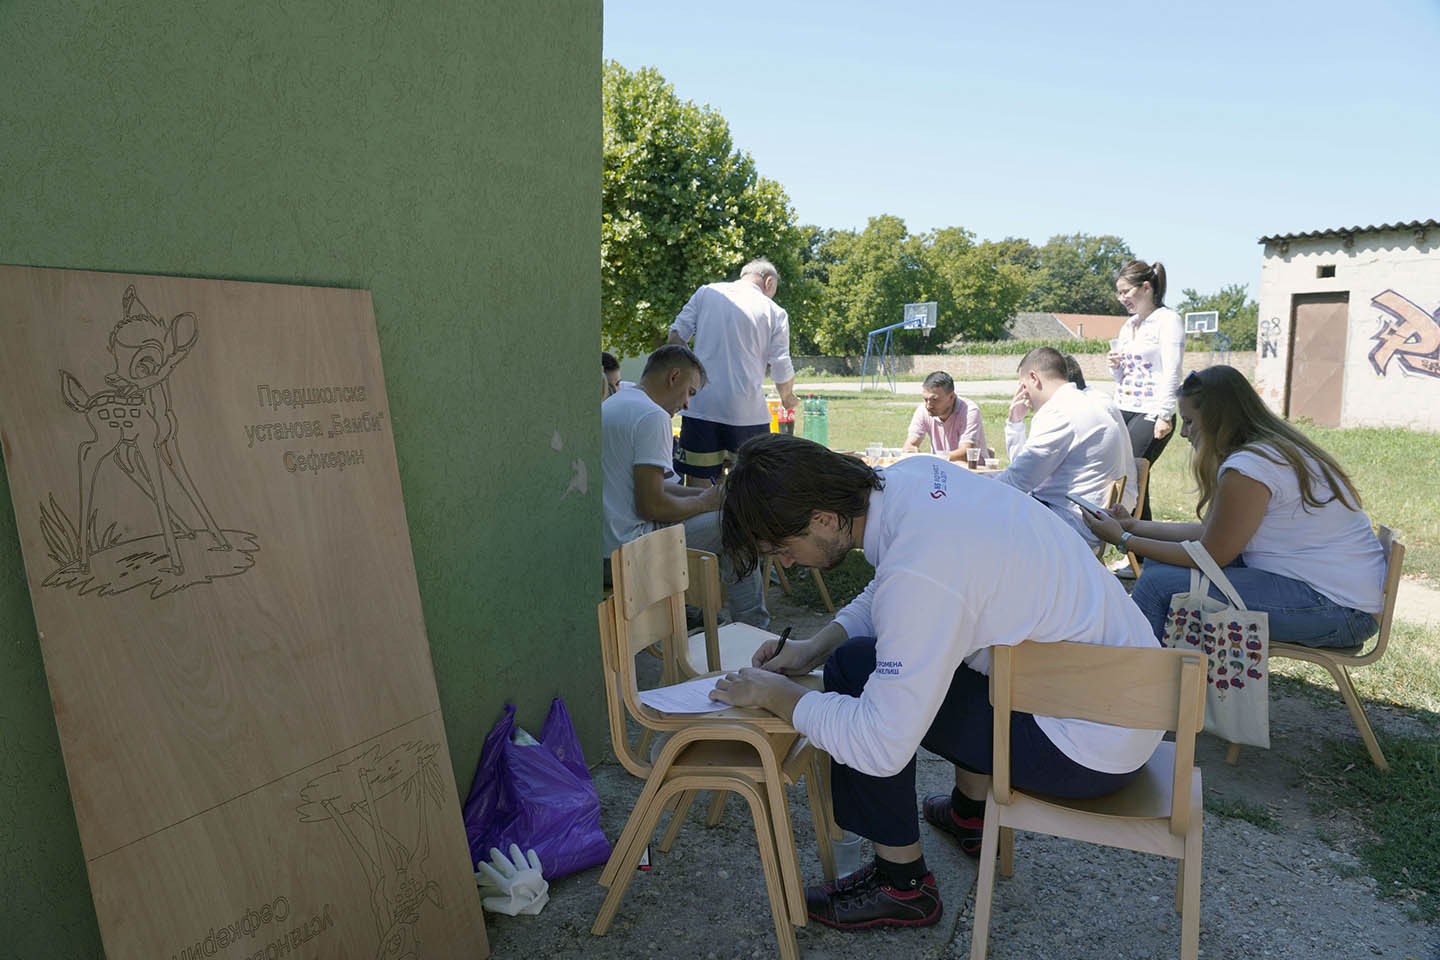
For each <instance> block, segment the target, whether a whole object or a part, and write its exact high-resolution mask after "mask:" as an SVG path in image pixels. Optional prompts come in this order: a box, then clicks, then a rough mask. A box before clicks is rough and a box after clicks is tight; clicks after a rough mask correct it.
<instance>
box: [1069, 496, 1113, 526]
mask: <svg viewBox="0 0 1440 960" xmlns="http://www.w3.org/2000/svg"><path fill="white" fill-rule="evenodd" d="M1065 499H1067V500H1069V501H1070V502H1071V503H1073V504H1075V505H1076V506H1077V507H1079V508H1080V509H1081V510H1084V511H1085V512H1086V513H1088V514H1090V515H1091V516H1093V517H1094V518H1095V519H1097V520H1104V519H1105V518H1106V517H1108V516H1109V514H1107V513H1106V512H1105V511H1104V509H1103V508H1101V507H1100V506H1099V505H1098V504H1094V503H1091V502H1090V501H1089V500H1086V499H1085V498H1084V497H1077V496H1075V495H1074V494H1071V493H1067V494H1065Z"/></svg>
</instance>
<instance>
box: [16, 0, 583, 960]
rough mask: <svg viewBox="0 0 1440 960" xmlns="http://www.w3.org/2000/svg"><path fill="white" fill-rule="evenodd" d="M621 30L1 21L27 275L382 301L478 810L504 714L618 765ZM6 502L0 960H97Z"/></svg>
mask: <svg viewBox="0 0 1440 960" xmlns="http://www.w3.org/2000/svg"><path fill="white" fill-rule="evenodd" d="M600 18H601V5H600V0H565V2H555V3H546V4H529V3H513V2H501V0H453V2H430V3H423V4H410V5H407V4H401V3H395V2H393V0H392V2H386V0H348V2H345V3H337V2H333V0H331V2H325V0H287V2H284V3H274V2H263V3H218V2H201V3H195V2H178V0H176V2H163V0H129V2H123V3H117V2H103V0H102V2H90V0H85V2H81V0H54V2H47V3H40V4H25V3H8V2H0V263H8V264H24V265H34V266H50V267H74V268H84V269H92V270H114V271H123V272H135V273H164V274H183V275H187V276H200V277H221V278H227V279H239V280H260V281H274V282H284V283H303V284H321V285H335V286H346V287H363V288H367V289H369V290H371V291H373V293H374V304H375V313H376V320H377V323H378V325H379V334H380V347H381V353H382V358H383V362H384V365H385V374H386V386H387V388H388V390H389V398H390V404H391V416H392V422H393V423H394V430H395V444H396V447H397V449H398V453H399V458H400V471H401V479H402V481H403V483H404V490H405V506H406V510H407V513H408V518H409V523H410V533H411V541H412V547H413V549H414V553H415V564H416V568H417V572H418V575H419V583H420V595H421V598H422V600H423V603H424V609H425V618H426V627H427V630H428V633H429V638H430V644H431V650H432V652H433V655H434V662H435V672H436V679H437V681H438V683H439V688H440V699H441V705H442V707H443V708H444V712H445V720H446V728H447V731H448V734H449V740H450V749H451V753H452V757H453V759H454V764H455V774H456V780H457V782H458V783H459V785H460V788H461V791H462V793H463V792H464V791H465V790H467V789H468V787H469V784H470V778H471V775H472V774H473V772H474V768H475V761H476V759H477V758H478V756H479V751H480V744H481V741H482V739H483V737H484V734H485V732H486V730H487V729H488V728H489V726H490V725H491V724H492V723H493V722H494V720H495V719H496V717H497V716H498V714H499V711H500V708H501V706H502V704H503V703H504V702H505V701H506V700H513V701H514V702H516V703H518V704H519V705H520V707H521V717H520V718H521V722H522V723H523V724H524V725H526V726H528V727H530V728H531V729H533V730H535V731H536V732H538V730H539V726H540V721H541V720H542V719H543V717H544V714H545V710H546V709H547V708H548V705H549V700H550V698H551V697H552V696H557V695H558V696H563V697H564V698H565V699H566V702H567V703H568V705H569V706H570V709H571V713H572V715H573V716H574V717H575V720H576V724H577V726H578V727H579V728H580V730H581V735H582V739H583V741H584V744H585V747H586V749H587V750H588V751H589V752H590V754H591V757H592V759H595V758H598V756H599V751H600V750H601V749H602V744H603V743H604V739H605V734H604V723H603V691H602V690H601V688H600V685H599V683H598V677H599V667H598V664H599V651H598V646H597V640H596V630H595V603H596V601H597V600H598V599H599V575H598V569H597V564H596V557H597V556H598V555H599V549H600V521H599V476H598V474H599V439H598V435H599V410H598V405H597V403H596V400H595V391H594V390H593V389H592V388H591V385H592V384H593V382H594V379H595V368H596V362H595V352H596V349H597V345H598V343H599V328H600V317H599V285H600V277H599V262H600V261H599V256H598V240H599V224H600V89H599V86H600V39H601V34H600V26H601V24H600ZM3 313H4V304H0V317H3ZM0 326H3V324H0ZM556 431H558V434H559V441H560V446H561V449H559V450H556V449H554V448H553V446H552V438H553V437H554V435H555V434H556ZM576 460H581V461H584V464H585V467H586V469H587V472H588V476H589V481H590V483H589V489H588V492H587V493H585V494H579V493H571V494H570V495H569V496H565V497H563V499H562V495H564V493H565V491H566V488H567V485H569V484H570V481H571V478H572V476H573V467H572V462H573V461H576ZM0 501H3V506H0V875H3V876H4V877H5V878H6V880H5V891H6V895H5V897H3V898H0V931H3V934H0V956H4V957H46V958H50V957H95V956H98V955H99V954H100V947H99V934H98V932H97V930H96V927H95V919H94V912H93V909H92V906H91V903H90V895H89V889H88V885H87V882H86V876H85V869H84V861H83V857H82V856H81V852H80V844H79V838H78V836H77V834H76V832H75V824H74V817H73V814H72V812H71V807H70V801H69V794H68V791H67V787H66V780H65V773H64V768H63V766H62V762H61V757H60V751H59V744H58V740H57V737H56V732H55V725H54V720H53V715H52V712H51V706H50V699H49V694H48V691H47V689H46V685H45V675H44V669H43V664H42V662H41V657H40V652H39V648H38V645H37V639H36V631H35V623H34V619H33V616H32V613H31V607H30V598H29V595H28V593H27V590H26V587H25V581H24V576H23V566H22V561H21V556H20V550H19V545H18V540H17V538H16V534H15V525H14V520H15V518H14V516H13V515H12V512H11V509H10V490H9V486H8V483H7V482H6V480H5V477H4V475H3V473H0ZM136 880H137V882H143V878H136Z"/></svg>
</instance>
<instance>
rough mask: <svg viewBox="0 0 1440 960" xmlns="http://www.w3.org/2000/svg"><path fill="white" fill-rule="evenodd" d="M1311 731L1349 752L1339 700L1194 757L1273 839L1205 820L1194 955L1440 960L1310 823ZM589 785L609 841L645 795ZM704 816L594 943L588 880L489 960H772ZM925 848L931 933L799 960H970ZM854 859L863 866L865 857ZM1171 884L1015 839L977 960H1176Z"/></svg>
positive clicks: (731, 816)
mask: <svg viewBox="0 0 1440 960" xmlns="http://www.w3.org/2000/svg"><path fill="white" fill-rule="evenodd" d="M771 607H772V611H773V612H774V614H775V617H776V621H777V622H778V623H791V622H793V623H795V625H796V631H797V633H798V634H799V635H801V636H804V635H806V634H807V633H808V632H809V631H811V630H813V629H816V628H818V627H819V626H821V625H823V623H824V622H825V620H826V619H828V618H824V617H817V616H816V615H815V614H813V613H811V612H810V611H807V610H804V609H803V608H799V607H796V606H793V605H791V604H789V603H788V602H787V601H786V600H785V599H784V598H781V597H776V596H774V595H772V603H771ZM1371 718H1372V721H1373V722H1374V723H1375V724H1376V726H1377V727H1378V728H1379V730H1380V735H1381V739H1382V741H1383V739H1384V736H1385V732H1386V730H1387V729H1394V730H1397V731H1398V730H1399V729H1402V728H1406V732H1414V724H1415V722H1414V721H1411V720H1408V719H1407V718H1405V717H1403V716H1400V715H1398V714H1395V713H1391V712H1387V711H1386V710H1384V709H1383V708H1374V707H1372V708H1371ZM1316 730H1321V731H1326V732H1327V734H1331V735H1336V736H1345V735H1354V736H1356V738H1357V740H1358V734H1355V731H1354V726H1353V724H1352V723H1351V721H1350V718H1349V715H1348V714H1347V713H1346V711H1345V708H1344V705H1343V704H1342V703H1341V701H1340V697H1339V695H1338V694H1336V696H1335V698H1334V702H1333V704H1331V703H1312V702H1310V701H1309V700H1308V699H1306V698H1302V697H1293V696H1285V695H1282V694H1280V693H1279V692H1273V691H1272V706H1271V740H1272V747H1271V749H1270V750H1269V751H1262V750H1255V749H1250V748H1247V749H1246V750H1245V751H1244V752H1243V753H1242V755H1241V758H1240V761H1239V763H1238V764H1237V765H1236V766H1234V767H1231V766H1228V765H1227V764H1226V763H1225V762H1224V752H1225V751H1224V746H1223V745H1222V744H1221V743H1220V742H1219V741H1217V740H1216V739H1214V738H1213V737H1210V736H1209V735H1202V736H1201V738H1200V740H1199V741H1198V744H1197V753H1198V761H1199V763H1200V765H1201V769H1202V772H1203V776H1204V779H1205V792H1206V804H1207V808H1208V807H1209V806H1211V804H1212V801H1213V802H1215V803H1216V804H1217V805H1218V804H1219V803H1220V802H1223V801H1230V802H1234V801H1237V800H1242V799H1243V800H1245V801H1248V802H1250V803H1259V804H1264V805H1265V806H1267V807H1269V808H1270V809H1271V810H1272V811H1274V812H1275V813H1276V815H1277V817H1278V820H1279V823H1280V826H1279V827H1278V828H1277V829H1276V831H1275V832H1269V831H1267V830H1264V829H1261V828H1260V827H1257V826H1255V825H1253V824H1251V823H1249V822H1247V821H1244V820H1239V819H1230V818H1227V817H1223V816H1219V815H1217V814H1215V813H1214V812H1207V814H1206V817H1205V841H1204V847H1205V854H1204V873H1203V879H1202V885H1203V886H1202V901H1201V903H1202V916H1201V925H1200V955H1201V956H1202V957H1210V958H1219V957H1226V958H1229V957H1236V958H1248V957H1274V958H1292V957H1293V958H1305V960H1311V958H1332V957H1333V958H1367V957H1387V958H1395V960H1440V930H1437V929H1436V928H1435V927H1433V926H1430V925H1427V924H1423V923H1419V922H1416V921H1413V920H1411V919H1409V918H1408V917H1407V913H1406V908H1405V902H1404V901H1403V900H1398V899H1388V900H1382V899H1380V898H1379V897H1378V896H1377V894H1376V883H1375V881H1374V879H1372V878H1371V877H1369V876H1368V875H1366V874H1365V873H1364V872H1363V868H1362V867H1361V865H1360V863H1359V861H1358V860H1357V859H1356V858H1355V856H1354V855H1353V853H1352V851H1351V848H1352V845H1353V844H1352V842H1351V841H1350V840H1349V839H1348V838H1353V837H1355V836H1356V828H1355V820H1354V817H1355V815H1357V814H1360V815H1363V811H1351V810H1338V811H1332V812H1328V813H1326V814H1325V815H1323V816H1317V815H1316V814H1315V813H1314V812H1313V811H1312V810H1311V806H1310V803H1309V800H1308V798H1307V795H1306V793H1305V791H1304V789H1303V776H1302V771H1303V770H1304V769H1305V767H1306V765H1307V761H1308V760H1309V758H1311V757H1312V756H1314V755H1315V753H1316V751H1317V750H1318V743H1317V742H1318V739H1319V737H1318V736H1316V735H1315V734H1314V733H1313V731H1316ZM592 759H593V758H592ZM952 770H953V768H952V767H951V766H950V765H949V764H947V763H946V762H944V761H943V760H941V759H940V758H938V757H935V756H933V755H931V754H928V753H925V752H922V754H921V758H920V764H919V767H918V781H919V789H920V792H921V793H929V792H939V791H942V790H948V789H949V787H950V785H951V783H952ZM592 773H593V775H594V778H595V783H596V786H597V788H598V790H599V793H600V797H601V801H602V805H603V806H602V811H603V813H602V820H601V826H602V828H603V829H604V831H605V834H606V836H608V837H610V838H611V839H612V840H613V839H614V838H616V837H617V836H618V835H619V833H620V830H621V828H622V827H623V826H624V822H625V818H626V817H627V816H628V815H629V812H630V808H631V805H632V804H633V803H634V800H635V798H636V797H637V796H638V794H639V792H640V788H641V783H640V781H639V780H637V779H635V778H634V777H632V776H630V775H629V774H628V773H626V772H625V770H624V769H623V768H621V767H620V766H619V765H618V764H617V763H616V762H615V761H614V759H613V757H607V758H605V760H604V761H603V762H601V763H599V764H598V765H597V766H596V767H595V768H594V769H593V771H592ZM790 798H791V817H792V818H793V822H794V828H795V836H796V845H797V849H798V851H799V856H800V869H801V873H802V877H803V879H804V882H807V883H815V882H818V881H819V879H820V867H819V861H818V860H817V858H816V855H815V844H814V832H813V828H812V825H811V822H810V816H809V808H808V806H807V805H806V803H805V797H804V792H803V790H792V791H791V792H790ZM703 800H704V798H703V797H702V802H700V803H697V804H696V805H695V807H694V808H693V809H692V811H691V813H690V816H689V822H688V823H687V825H686V826H685V828H684V829H683V830H682V831H681V833H680V837H679V839H678V840H677V842H676V844H675V847H674V848H673V849H672V850H671V851H670V852H669V853H668V854H659V853H658V852H656V853H655V854H654V858H653V862H654V869H652V870H650V871H647V872H638V873H637V874H636V876H635V878H634V880H633V881H632V882H631V885H630V888H629V890H628V891H627V892H626V894H625V899H624V901H623V902H622V904H621V906H620V911H619V914H618V915H617V918H616V921H615V923H614V924H613V925H612V927H611V929H610V931H609V933H608V934H606V935H605V936H604V937H595V936H592V935H591V934H590V924H591V923H592V922H593V921H594V918H595V915H596V913H597V912H598V911H599V908H600V903H601V900H602V899H603V896H604V894H605V890H604V888H602V887H600V886H599V884H598V883H597V882H596V880H597V878H598V876H599V872H600V871H599V868H596V869H594V870H591V871H587V872H585V873H583V874H579V875H576V876H572V877H566V878H563V879H560V880H558V881H556V882H554V883H552V884H551V887H550V903H549V904H548V905H547V906H546V907H545V909H544V911H543V912H542V913H541V914H540V915H539V916H535V917H505V916H488V915H487V932H488V934H489V937H490V944H491V948H492V950H493V952H494V955H495V956H496V957H499V958H527V960H538V958H550V957H576V958H580V957H585V958H631V957H664V958H701V960H733V958H745V957H773V956H776V955H777V947H776V941H775V933H774V927H773V925H772V921H771V917H770V910H769V905H768V900H767V899H766V894H765V890H764V880H763V876H762V874H761V871H760V861H759V855H758V853H757V852H756V849H755V840H754V828H753V826H752V824H751V821H750V818H749V812H748V808H747V807H746V806H745V804H744V803H742V802H739V801H738V799H737V798H731V802H729V803H728V804H727V805H726V809H725V816H724V818H723V820H722V821H721V823H720V824H719V825H718V826H716V827H714V828H707V827H706V826H705V824H704V803H703ZM662 827H663V821H662ZM1432 829H1433V825H1432ZM1335 838H1341V839H1339V840H1337V839H1335ZM921 839H922V842H923V844H924V846H925V855H926V859H927V861H928V862H929V864H930V866H931V868H932V869H933V870H934V872H935V875H936V877H937V879H938V881H939V886H940V892H941V897H942V900H943V901H944V905H945V910H944V914H943V916H942V918H941V921H940V922H939V923H938V924H937V925H935V926H934V927H930V928H927V929H924V930H906V931H894V932H888V931H873V932H861V933H841V932H839V931H835V930H831V929H828V928H826V927H823V926H820V925H819V924H815V923H811V924H809V925H807V926H806V927H804V928H801V929H799V930H797V932H796V936H797V939H798V941H799V945H800V952H801V955H802V956H803V957H805V958H806V960H852V958H853V960H861V958H864V960H871V958H873V957H877V956H879V957H888V956H892V955H893V956H904V957H906V958H907V960H928V958H937V960H938V958H947V960H948V958H956V960H958V958H964V957H968V956H969V955H970V954H969V951H970V931H971V921H972V916H973V911H974V892H975V866H974V865H973V862H972V861H969V860H967V859H966V858H965V857H964V856H963V855H961V854H960V853H959V851H958V849H957V848H956V846H955V845H954V844H953V842H951V841H950V839H949V838H948V837H946V836H945V835H943V834H940V833H938V832H936V831H934V830H933V829H932V828H930V827H929V826H928V825H927V824H924V823H923V822H922V824H921ZM657 840H658V834H657ZM863 854H864V859H865V860H868V859H869V856H870V851H869V848H868V844H866V845H865V849H864V851H863ZM1175 867H1176V862H1175V861H1172V860H1166V859H1164V858H1160V857H1151V856H1146V855H1143V854H1135V853H1131V852H1129V851H1124V850H1113V849H1108V848H1102V847H1096V846H1093V845H1089V844H1082V843H1077V842H1074V841H1068V840H1060V839H1056V838H1051V837H1045V836H1038V835H1034V834H1025V833H1020V834H1017V836H1016V843H1015V875H1014V876H1013V877H1012V878H1010V879H1008V880H1007V879H1003V878H1001V879H998V880H997V884H996V899H995V908H994V911H993V914H992V917H991V924H990V957H991V958H993V960H1007V958H1016V960H1018V958H1025V960H1030V958H1051V957H1055V958H1075V960H1102V958H1103V960H1120V958H1136V960H1139V958H1151V957H1156V958H1160V957H1174V956H1177V955H1178V953H1179V941H1180V922H1179V915H1178V914H1176V913H1175V912H1174V907H1173V902H1174V883H1175Z"/></svg>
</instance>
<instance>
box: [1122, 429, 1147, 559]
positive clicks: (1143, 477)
mask: <svg viewBox="0 0 1440 960" xmlns="http://www.w3.org/2000/svg"><path fill="white" fill-rule="evenodd" d="M1149 489H1150V461H1149V460H1146V459H1145V458H1144V457H1136V458H1135V508H1136V509H1137V510H1138V509H1139V508H1140V506H1141V505H1142V504H1143V503H1144V502H1145V491H1146V490H1149ZM1121 492H1122V493H1123V492H1124V491H1123V490H1122V491H1121ZM1125 559H1126V560H1128V561H1129V562H1130V569H1131V570H1133V571H1135V576H1136V577H1139V576H1140V558H1139V557H1137V556H1135V554H1134V553H1131V552H1129V551H1127V552H1126V554H1125Z"/></svg>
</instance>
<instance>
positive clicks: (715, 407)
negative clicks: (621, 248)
mask: <svg viewBox="0 0 1440 960" xmlns="http://www.w3.org/2000/svg"><path fill="white" fill-rule="evenodd" d="M670 330H671V332H672V333H676V334H679V335H680V336H681V337H682V338H684V339H685V340H686V341H687V342H688V341H689V340H690V338H691V337H692V336H693V337H694V338H695V346H694V350H695V355H696V356H697V357H699V358H700V362H701V363H702V364H704V365H705V375H706V383H705V386H703V387H701V388H700V392H699V393H697V394H695V396H694V397H693V398H691V400H690V409H689V410H687V411H686V412H685V416H687V417H695V418H697V419H700V420H709V421H711V422H713V423H728V424H730V425H731V426H739V427H746V426H755V425H758V424H762V423H763V424H768V423H769V422H770V408H769V407H768V406H766V405H765V386H764V385H765V366H766V364H769V366H770V377H771V379H772V380H774V381H775V382H776V383H784V382H785V381H786V380H793V379H794V378H795V366H794V364H792V363H791V362H790V317H789V315H788V314H787V313H786V312H785V311H784V310H782V309H780V307H778V306H776V305H775V303H774V301H772V300H771V299H770V298H769V297H767V296H765V294H764V293H763V292H761V290H760V288H759V287H757V286H755V284H753V283H751V282H750V281H749V280H744V279H741V280H736V281H735V282H734V283H712V284H708V285H706V286H703V287H701V288H700V289H699V290H696V291H695V295H694V296H692V297H691V298H690V301H689V302H688V303H686V304H685V306H684V308H683V309H681V311H680V313H679V314H678V315H676V317H675V322H674V323H672V324H671V325H670Z"/></svg>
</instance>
